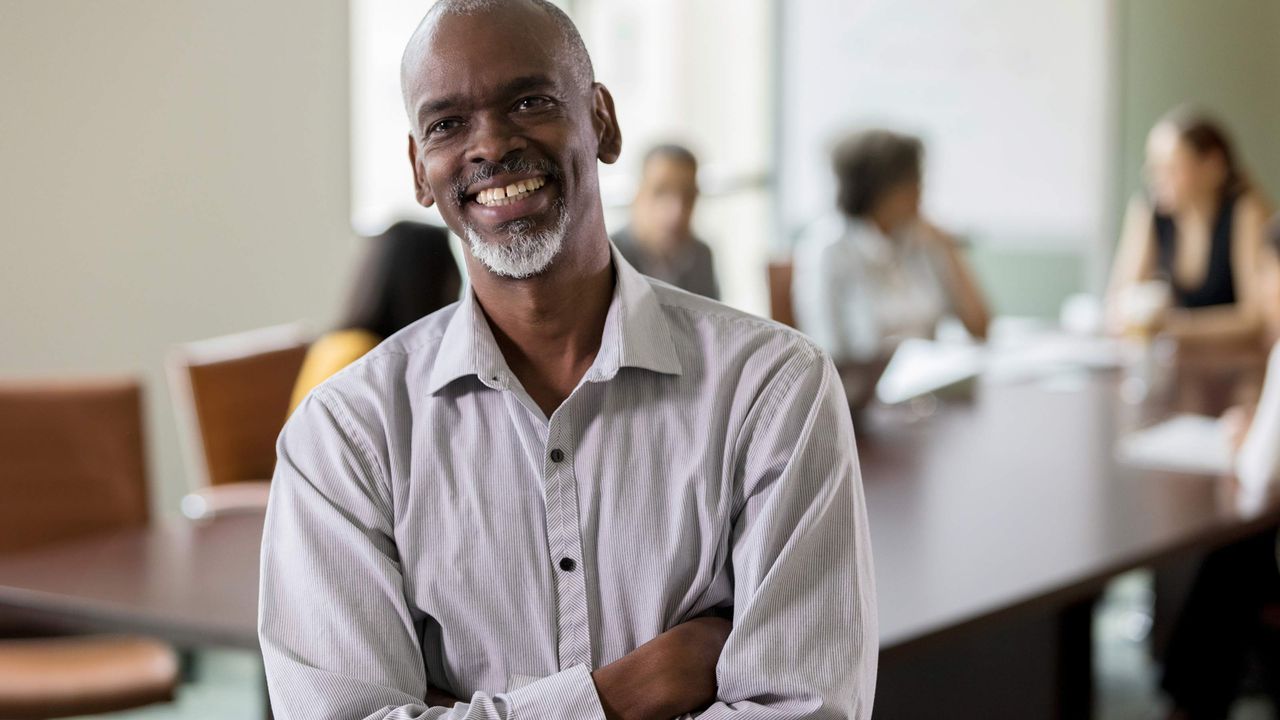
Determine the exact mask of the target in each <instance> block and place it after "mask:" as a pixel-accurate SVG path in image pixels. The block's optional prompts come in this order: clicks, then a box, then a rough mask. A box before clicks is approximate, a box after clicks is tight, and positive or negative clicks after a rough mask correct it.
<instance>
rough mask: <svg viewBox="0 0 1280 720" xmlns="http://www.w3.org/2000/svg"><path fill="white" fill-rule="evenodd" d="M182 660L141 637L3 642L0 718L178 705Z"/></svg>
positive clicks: (32, 719) (23, 719)
mask: <svg viewBox="0 0 1280 720" xmlns="http://www.w3.org/2000/svg"><path fill="white" fill-rule="evenodd" d="M177 684H178V659H177V657H176V656H175V655H174V653H173V650H171V649H170V648H169V647H168V646H166V645H164V644H163V643H159V642H156V641H154V640H150V639H147V638H138V637H106V636H94V637H64V638H42V639H39V640H3V641H0V717H3V718H9V719H12V720H35V719H36V718H55V717H69V716H73V715H87V714H95V713H104V712H113V711H116V710H125V709H129V708H134V707H139V706H142V705H147V704H150V703H153V702H166V701H169V700H172V699H173V692H174V689H175V688H176V687H177Z"/></svg>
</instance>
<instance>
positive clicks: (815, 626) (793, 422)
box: [699, 353, 879, 720]
mask: <svg viewBox="0 0 1280 720" xmlns="http://www.w3.org/2000/svg"><path fill="white" fill-rule="evenodd" d="M839 387H840V385H839V380H838V378H837V376H836V374H835V369H834V367H833V366H832V365H831V362H830V361H829V360H828V359H827V358H826V357H824V356H821V355H818V354H816V353H814V354H812V355H808V356H803V357H799V358H796V359H795V361H794V362H792V363H791V364H790V366H789V367H787V368H784V370H783V371H780V372H779V374H778V376H777V377H775V379H774V380H773V381H772V382H771V385H770V387H769V388H768V389H766V391H765V392H764V394H763V395H762V396H761V399H760V400H759V402H758V403H757V406H756V407H755V408H754V409H753V410H752V411H751V415H750V416H749V418H748V420H747V422H746V424H745V425H744V428H743V435H742V437H741V438H740V440H739V442H738V448H739V450H738V454H737V457H738V458H739V460H738V463H739V467H738V479H739V481H740V483H741V487H742V492H743V495H742V498H743V500H742V503H743V504H742V507H741V509H740V510H739V511H738V512H737V515H736V518H735V520H734V524H733V529H732V563H733V574H734V582H735V585H734V618H733V630H732V631H731V633H730V634H729V638H728V641H727V642H726V643H725V646H724V651H723V653H722V654H721V656H720V661H719V663H718V665H717V667H716V679H717V684H718V688H719V690H718V701H717V702H716V703H715V704H713V705H712V706H711V707H710V708H708V709H707V710H705V711H703V712H702V713H700V715H699V717H700V718H702V720H719V719H720V718H725V719H733V718H748V717H750V718H753V719H754V718H771V719H775V720H792V719H795V720H799V719H800V718H852V719H856V720H865V719H866V718H870V717H871V709H872V700H873V698H874V694H875V678H876V667H877V659H878V645H879V641H878V634H877V633H878V628H877V619H876V603H875V580H874V572H873V567H872V560H871V541H870V536H869V533H868V528H867V517H866V508H865V502H864V499H863V492H862V482H861V476H860V472H859V468H858V460H857V452H856V448H855V446H854V438H853V426H852V422H851V420H850V417H849V411H848V409H847V407H846V406H845V401H844V397H843V395H842V394H841V392H840V390H839Z"/></svg>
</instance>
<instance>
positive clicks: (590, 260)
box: [466, 223, 614, 417]
mask: <svg viewBox="0 0 1280 720" xmlns="http://www.w3.org/2000/svg"><path fill="white" fill-rule="evenodd" d="M596 230H597V231H598V232H592V233H591V234H589V235H579V236H577V237H570V238H565V246H564V249H563V250H561V254H560V256H559V257H558V258H556V260H555V262H554V263H553V264H552V266H551V268H550V269H548V270H547V272H546V273H544V274H542V275H539V276H537V277H533V278H527V279H524V280H513V279H511V278H503V277H499V276H497V275H494V274H493V273H491V272H489V270H488V269H487V268H485V267H483V266H482V265H481V264H480V263H479V262H478V261H476V260H475V259H474V258H473V257H472V256H471V254H470V253H469V252H468V253H467V256H466V260H467V270H468V272H469V273H470V275H471V277H472V288H473V291H474V292H475V295H476V300H477V301H478V302H479V303H480V308H481V310H483V311H484V314H485V317H486V318H487V319H488V321H489V326H490V328H491V329H492V330H493V335H494V339H495V340H497V342H498V348H499V349H500V350H501V351H502V355H503V357H504V358H505V359H506V361H507V365H508V366H509V367H510V368H511V371H512V372H513V373H515V375H516V377H517V378H519V380H520V382H521V384H522V385H523V386H524V388H525V390H526V391H527V392H528V393H529V395H530V397H532V398H533V400H534V401H535V402H537V403H538V405H539V406H540V407H541V408H542V409H543V411H544V412H545V413H546V414H547V416H548V417H550V415H551V413H552V412H554V411H555V408H557V407H559V405H560V403H562V402H564V400H565V398H567V397H568V396H569V393H571V392H573V389H574V388H575V387H577V385H578V382H579V381H580V380H581V379H582V376H583V375H584V374H585V373H586V371H587V369H588V368H589V367H591V363H592V362H593V361H594V360H595V356H596V353H597V352H599V350H600V337H601V335H602V334H603V332H604V322H605V317H606V316H607V315H608V312H609V304H610V302H611V301H612V298H613V285H614V277H613V264H612V258H611V257H610V254H609V242H608V238H607V236H606V235H605V234H604V225H603V223H600V224H599V227H598V228H596Z"/></svg>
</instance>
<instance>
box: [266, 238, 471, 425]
mask: <svg viewBox="0 0 1280 720" xmlns="http://www.w3.org/2000/svg"><path fill="white" fill-rule="evenodd" d="M367 242H368V243H369V250H368V255H367V256H366V258H365V261H364V264H363V265H362V267H361V269H360V274H359V275H358V276H357V277H356V283H355V288H354V292H353V293H352V295H351V300H350V302H349V303H348V306H347V311H346V316H345V318H344V320H343V321H342V323H340V324H339V326H338V329H336V330H333V331H332V332H329V333H326V334H325V335H324V336H322V337H321V338H320V339H318V340H316V341H315V343H313V344H312V345H311V348H310V350H308V351H307V357H306V359H305V360H304V361H303V363H302V369H301V370H300V371H299V372H298V380H297V383H296V384H295V385H294V388H293V400H292V402H291V403H290V406H289V412H290V413H292V412H293V408H296V407H297V406H298V405H299V404H300V403H301V402H302V400H303V398H305V397H306V396H307V393H309V392H311V390H312V389H313V388H315V386H317V385H319V384H320V383H322V382H324V381H325V380H327V379H328V378H329V376H330V375H333V374H334V373H336V372H338V371H339V370H341V369H342V368H344V367H346V366H347V365H350V364H351V363H353V362H355V361H356V360H358V359H360V357H362V356H363V355H364V354H365V353H367V352H369V351H370V350H372V349H373V348H374V347H376V346H377V345H378V343H380V342H382V341H383V340H386V339H387V338H388V337H391V336H392V335H394V334H395V333H396V332H398V331H399V330H401V329H402V328H404V327H405V326H407V325H409V324H411V323H413V322H415V321H417V320H419V319H421V318H424V317H426V316H427V315H430V314H431V313H433V312H435V311H436V310H439V309H440V308H442V307H445V306H446V305H448V304H450V303H452V302H454V301H455V300H457V299H458V295H459V294H460V292H461V289H462V275H461V273H459V272H458V264H457V262H455V261H454V259H453V251H452V250H450V249H449V233H448V232H447V231H446V230H444V229H443V228H438V227H435V226H432V225H425V224H422V223H415V222H398V223H396V224H395V225H392V226H391V227H390V228H388V229H387V231H386V232H384V233H383V234H381V235H379V236H378V237H375V238H369V240H368V241H367Z"/></svg>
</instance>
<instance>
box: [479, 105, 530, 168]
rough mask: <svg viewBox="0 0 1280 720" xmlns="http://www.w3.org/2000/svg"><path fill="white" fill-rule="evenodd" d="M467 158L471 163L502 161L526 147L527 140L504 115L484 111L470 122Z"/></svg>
mask: <svg viewBox="0 0 1280 720" xmlns="http://www.w3.org/2000/svg"><path fill="white" fill-rule="evenodd" d="M470 140H471V142H470V145H469V146H468V147H467V160H469V161H470V162H473V163H485V162H491V163H498V162H502V161H503V160H504V159H506V158H507V157H508V156H510V155H511V154H512V153H514V152H519V151H521V150H524V149H525V148H527V147H528V142H527V141H526V140H525V138H524V136H522V135H521V134H520V132H519V128H517V127H516V126H515V124H514V123H512V122H511V121H510V120H509V119H508V118H507V117H506V116H505V115H501V114H489V113H486V114H484V115H481V116H479V117H477V118H476V119H475V120H473V122H472V131H471V138H470Z"/></svg>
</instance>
